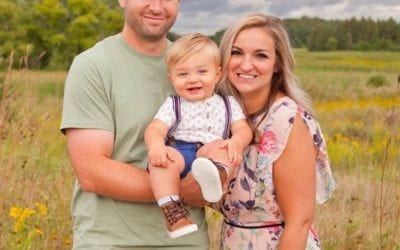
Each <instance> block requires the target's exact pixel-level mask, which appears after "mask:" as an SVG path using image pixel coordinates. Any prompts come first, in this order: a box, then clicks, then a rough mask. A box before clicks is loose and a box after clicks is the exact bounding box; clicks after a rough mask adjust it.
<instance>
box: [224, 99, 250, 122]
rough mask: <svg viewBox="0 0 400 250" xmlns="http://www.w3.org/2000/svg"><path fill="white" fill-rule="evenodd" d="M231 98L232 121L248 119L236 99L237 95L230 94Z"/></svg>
mask: <svg viewBox="0 0 400 250" xmlns="http://www.w3.org/2000/svg"><path fill="white" fill-rule="evenodd" d="M228 98H229V103H230V105H231V111H232V122H236V121H238V120H243V119H246V117H245V115H244V113H243V110H242V108H241V107H240V104H239V103H238V102H237V101H236V99H235V97H233V96H228Z"/></svg>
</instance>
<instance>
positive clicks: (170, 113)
mask: <svg viewBox="0 0 400 250" xmlns="http://www.w3.org/2000/svg"><path fill="white" fill-rule="evenodd" d="M154 119H157V120H160V121H162V122H163V123H165V124H166V125H167V126H168V128H171V127H172V125H173V124H174V123H175V121H176V116H175V111H174V107H173V104H172V97H170V96H169V97H167V99H166V100H165V101H164V103H163V104H162V105H161V107H160V108H159V109H158V111H157V114H156V115H155V116H154Z"/></svg>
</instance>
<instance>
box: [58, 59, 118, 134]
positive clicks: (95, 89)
mask: <svg viewBox="0 0 400 250" xmlns="http://www.w3.org/2000/svg"><path fill="white" fill-rule="evenodd" d="M101 71H102V70H101V69H99V67H97V66H96V65H95V64H94V63H93V62H92V61H90V60H89V59H88V58H87V57H85V56H84V54H81V55H78V56H77V57H76V58H75V59H74V61H73V63H72V65H71V67H70V69H69V72H68V76H67V79H66V82H65V88H64V104H63V112H62V119H61V131H62V132H64V130H65V129H66V128H95V129H105V130H110V131H114V122H113V114H112V106H111V100H110V95H109V91H107V87H106V83H105V79H104V78H102V74H101Z"/></svg>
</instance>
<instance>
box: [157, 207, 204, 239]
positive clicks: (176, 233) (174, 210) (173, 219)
mask: <svg viewBox="0 0 400 250" xmlns="http://www.w3.org/2000/svg"><path fill="white" fill-rule="evenodd" d="M161 212H162V214H163V215H164V218H165V224H166V225H167V233H168V235H169V236H170V237H171V238H173V239H174V238H178V237H181V236H184V235H187V234H190V233H193V232H195V231H197V225H196V224H195V223H194V222H193V220H192V219H191V218H190V213H189V211H188V210H187V209H186V208H185V207H184V206H183V204H182V201H181V200H178V201H174V200H172V199H171V201H169V202H167V203H165V204H164V205H162V206H161Z"/></svg>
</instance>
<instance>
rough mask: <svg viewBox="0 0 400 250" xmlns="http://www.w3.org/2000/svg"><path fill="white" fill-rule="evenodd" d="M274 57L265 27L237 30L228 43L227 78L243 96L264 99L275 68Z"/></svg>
mask: <svg viewBox="0 0 400 250" xmlns="http://www.w3.org/2000/svg"><path fill="white" fill-rule="evenodd" d="M275 58H276V53H275V42H274V40H273V38H272V36H271V35H270V34H269V33H268V32H267V30H266V29H265V28H250V29H245V30H242V31H240V32H239V34H238V36H237V38H236V40H235V41H234V42H233V46H232V51H231V58H230V60H229V64H228V78H229V81H230V82H231V83H232V84H233V86H234V87H235V88H236V89H237V90H238V91H239V92H240V94H241V95H242V97H243V98H244V99H245V100H246V99H250V98H251V100H253V99H254V98H257V97H259V98H265V100H266V99H267V97H268V95H269V91H270V88H271V79H272V75H273V73H274V72H276V66H275ZM254 101H255V100H254Z"/></svg>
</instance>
